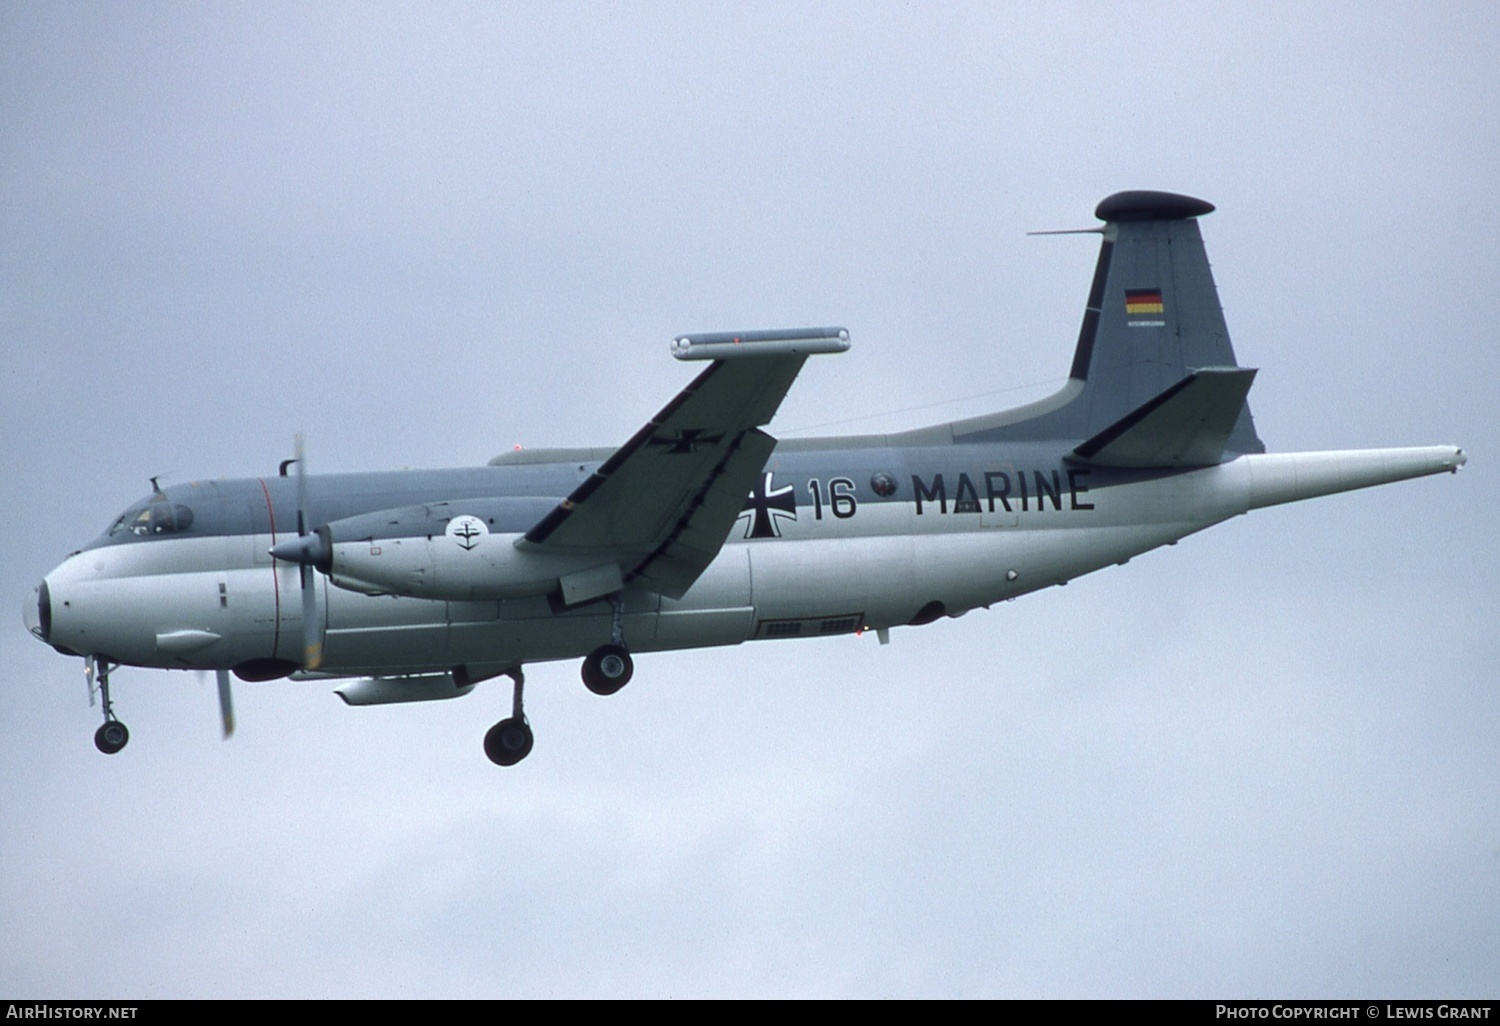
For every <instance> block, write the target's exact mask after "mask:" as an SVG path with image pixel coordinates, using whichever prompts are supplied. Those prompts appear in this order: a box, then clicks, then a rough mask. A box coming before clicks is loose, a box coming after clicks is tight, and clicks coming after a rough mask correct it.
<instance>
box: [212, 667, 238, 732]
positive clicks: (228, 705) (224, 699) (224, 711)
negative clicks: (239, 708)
mask: <svg viewBox="0 0 1500 1026" xmlns="http://www.w3.org/2000/svg"><path fill="white" fill-rule="evenodd" d="M214 675H215V676H216V677H218V679H219V719H220V720H222V721H223V723H224V740H225V741H228V740H229V739H230V737H232V736H233V735H234V695H233V694H232V693H231V692H230V690H229V671H228V670H225V669H218V670H215V671H214Z"/></svg>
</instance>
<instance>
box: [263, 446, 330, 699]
mask: <svg viewBox="0 0 1500 1026" xmlns="http://www.w3.org/2000/svg"><path fill="white" fill-rule="evenodd" d="M315 543H316V542H315V539H314V538H313V537H312V536H311V532H309V531H308V529H307V451H306V448H305V446H304V445H303V444H302V433H301V432H300V431H299V432H298V433H297V548H298V550H299V554H300V555H301V557H302V558H299V559H297V563H298V564H299V565H300V568H301V570H302V668H303V669H304V670H316V669H317V668H318V667H319V666H321V665H322V663H323V623H322V617H321V616H320V615H319V613H320V612H321V611H320V610H319V608H318V579H317V578H316V577H315V576H314V568H313V565H312V562H311V561H310V560H309V559H308V558H307V556H306V554H307V553H308V552H310V551H311V547H312V546H313V545H314V544H315ZM277 548H281V546H279V545H278V546H277ZM271 554H272V555H275V554H276V553H275V550H272V553H271Z"/></svg>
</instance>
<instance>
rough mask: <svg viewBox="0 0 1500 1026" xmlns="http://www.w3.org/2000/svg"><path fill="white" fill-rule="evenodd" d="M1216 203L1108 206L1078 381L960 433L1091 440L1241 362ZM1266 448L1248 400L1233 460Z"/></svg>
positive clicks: (959, 428) (1155, 198)
mask: <svg viewBox="0 0 1500 1026" xmlns="http://www.w3.org/2000/svg"><path fill="white" fill-rule="evenodd" d="M1213 209H1214V208H1213V205H1212V204H1211V203H1207V202H1205V201H1203V200H1200V199H1194V198H1193V197H1191V196H1180V195H1177V194H1175V193H1169V192H1119V193H1115V194H1114V195H1113V196H1110V197H1109V198H1108V199H1105V200H1104V201H1103V202H1102V203H1100V204H1099V206H1098V207H1097V208H1096V209H1095V211H1094V214H1095V216H1096V217H1098V218H1099V219H1100V220H1101V221H1104V222H1105V225H1104V227H1103V228H1102V229H1100V233H1101V235H1102V236H1103V238H1102V241H1101V243H1100V246H1099V260H1098V263H1097V264H1096V265H1095V268H1094V280H1093V283H1092V285H1091V286H1090V288H1089V297H1088V304H1087V306H1086V307H1085V309H1084V315H1083V324H1082V326H1081V328H1080V330H1079V333H1078V346H1077V348H1076V350H1075V351H1074V354H1073V366H1072V369H1071V371H1070V373H1069V378H1070V380H1069V382H1068V385H1067V386H1066V387H1065V388H1064V390H1063V392H1062V393H1059V395H1058V396H1057V397H1054V399H1053V400H1043V401H1042V402H1041V403H1039V404H1036V405H1035V406H1033V407H1031V408H1025V409H1023V410H1018V411H1012V413H1011V414H1009V415H1007V414H1000V415H997V416H995V417H991V418H976V419H975V420H973V421H970V422H960V423H957V424H954V425H953V428H954V435H955V437H958V438H964V439H966V440H967V439H970V438H973V439H976V440H977V439H979V438H984V439H990V438H994V439H996V440H1000V439H1007V440H1017V441H1020V440H1028V439H1038V440H1039V439H1054V438H1074V439H1077V438H1089V437H1091V436H1094V435H1097V434H1098V433H1099V432H1101V431H1104V430H1105V429H1107V428H1109V427H1111V426H1112V425H1116V424H1118V423H1119V422H1120V421H1121V420H1122V419H1123V418H1126V417H1128V416H1130V415H1131V414H1132V413H1133V412H1135V411H1139V410H1140V409H1141V408H1142V407H1143V406H1145V405H1146V404H1147V403H1150V402H1152V401H1153V400H1155V399H1157V398H1158V397H1160V396H1162V395H1163V394H1164V393H1166V392H1167V390H1168V389H1172V388H1174V387H1176V386H1178V385H1179V384H1180V383H1181V382H1183V381H1184V379H1186V378H1188V377H1189V376H1191V375H1193V374H1195V373H1197V372H1198V371H1202V370H1206V369H1212V370H1225V369H1230V368H1234V367H1237V366H1238V364H1237V363H1236V361H1235V358H1234V348H1233V346H1231V345H1230V342H1229V330H1228V328H1227V327H1226V326H1225V324H1224V312H1223V309H1222V308H1221V307H1220V305H1219V294H1218V290H1217V289H1216V288H1215V286H1214V279H1213V272H1212V271H1211V270H1210V269H1209V265H1208V255H1207V253H1206V252H1205V251H1204V248H1203V236H1202V235H1201V234H1200V233H1199V231H1198V221H1197V218H1199V217H1201V216H1202V215H1204V214H1207V213H1209V212H1210V211H1212V210H1213ZM1059 400H1060V401H1059ZM1016 414H1021V415H1020V416H1016ZM1221 437H1222V436H1221ZM1264 451H1265V446H1264V445H1263V444H1261V441H1260V439H1259V438H1258V437H1257V436H1256V433H1255V422H1254V421H1253V420H1252V418H1251V416H1250V407H1249V404H1248V403H1244V404H1242V405H1241V407H1240V410H1239V414H1238V416H1237V417H1235V419H1234V422H1233V427H1232V429H1231V430H1230V431H1229V433H1228V438H1227V441H1226V442H1225V444H1224V458H1232V456H1234V455H1236V454H1239V453H1259V452H1264Z"/></svg>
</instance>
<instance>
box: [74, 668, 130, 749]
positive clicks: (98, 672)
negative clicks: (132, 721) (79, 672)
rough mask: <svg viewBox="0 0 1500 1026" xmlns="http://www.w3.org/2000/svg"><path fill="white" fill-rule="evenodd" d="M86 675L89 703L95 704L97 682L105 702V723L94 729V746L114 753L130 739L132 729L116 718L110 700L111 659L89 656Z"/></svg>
mask: <svg viewBox="0 0 1500 1026" xmlns="http://www.w3.org/2000/svg"><path fill="white" fill-rule="evenodd" d="M84 675H85V676H86V677H87V678H88V682H89V698H90V700H91V701H90V703H89V704H90V705H92V704H93V702H92V699H93V697H94V686H95V684H97V685H98V687H99V694H100V696H102V698H103V704H104V724H103V725H102V726H101V727H100V728H99V729H98V730H96V731H94V747H95V748H97V749H99V751H101V752H103V753H104V754H105V755H114V754H115V753H116V752H118V751H119V750H120V749H122V748H124V747H125V745H126V743H127V742H128V741H129V740H130V731H129V730H127V729H126V728H125V724H123V723H121V722H120V721H119V720H117V719H115V708H114V705H113V704H112V703H111V702H110V700H109V660H107V659H104V658H102V657H101V658H97V659H96V657H94V656H89V657H88V658H87V660H86V661H85V663H84Z"/></svg>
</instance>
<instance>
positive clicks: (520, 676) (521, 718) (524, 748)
mask: <svg viewBox="0 0 1500 1026" xmlns="http://www.w3.org/2000/svg"><path fill="white" fill-rule="evenodd" d="M510 678H511V680H513V681H515V682H516V688H515V691H514V693H513V695H512V698H511V714H510V715H509V716H507V717H506V718H505V719H503V720H501V721H500V722H499V723H497V724H495V725H494V726H493V727H491V728H490V729H489V730H488V731H486V732H485V735H484V754H485V755H487V756H489V759H490V762H493V763H494V764H495V765H496V766H514V765H515V764H516V763H518V762H520V761H521V760H522V759H524V758H526V756H528V755H530V754H531V745H532V742H533V741H534V740H535V738H534V737H533V736H532V733H531V724H529V723H527V722H526V711H525V709H523V708H522V706H521V686H522V685H523V684H524V683H525V682H526V675H525V674H524V673H523V672H522V671H521V668H520V667H519V666H518V667H516V668H515V669H514V670H512V671H510Z"/></svg>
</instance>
